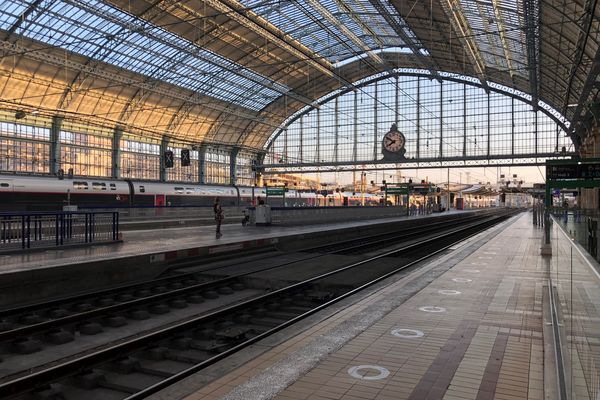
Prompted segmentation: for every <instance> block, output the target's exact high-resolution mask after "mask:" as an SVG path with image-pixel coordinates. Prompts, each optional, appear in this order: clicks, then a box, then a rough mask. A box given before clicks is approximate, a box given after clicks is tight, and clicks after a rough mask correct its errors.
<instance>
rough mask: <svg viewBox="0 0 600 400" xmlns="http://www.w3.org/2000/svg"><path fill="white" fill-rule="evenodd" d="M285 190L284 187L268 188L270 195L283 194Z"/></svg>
mask: <svg viewBox="0 0 600 400" xmlns="http://www.w3.org/2000/svg"><path fill="white" fill-rule="evenodd" d="M284 192H285V190H284V189H283V188H267V195H268V196H283V193H284Z"/></svg>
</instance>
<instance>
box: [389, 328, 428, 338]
mask: <svg viewBox="0 0 600 400" xmlns="http://www.w3.org/2000/svg"><path fill="white" fill-rule="evenodd" d="M391 333H392V335H394V336H396V337H400V338H405V339H414V338H420V337H423V335H425V334H424V333H423V332H422V331H418V330H416V329H392V332H391Z"/></svg>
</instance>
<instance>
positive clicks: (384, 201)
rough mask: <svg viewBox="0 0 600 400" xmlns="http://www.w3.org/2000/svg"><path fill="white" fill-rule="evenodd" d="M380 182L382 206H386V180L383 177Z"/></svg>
mask: <svg viewBox="0 0 600 400" xmlns="http://www.w3.org/2000/svg"><path fill="white" fill-rule="evenodd" d="M381 184H382V185H383V193H384V194H383V206H384V207H387V181H386V180H385V179H384V180H382V181H381Z"/></svg>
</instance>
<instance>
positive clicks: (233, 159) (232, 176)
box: [229, 147, 240, 186]
mask: <svg viewBox="0 0 600 400" xmlns="http://www.w3.org/2000/svg"><path fill="white" fill-rule="evenodd" d="M239 152H240V149H239V147H234V148H233V149H231V153H230V154H229V184H230V185H232V186H233V185H235V184H236V183H237V155H238V153H239Z"/></svg>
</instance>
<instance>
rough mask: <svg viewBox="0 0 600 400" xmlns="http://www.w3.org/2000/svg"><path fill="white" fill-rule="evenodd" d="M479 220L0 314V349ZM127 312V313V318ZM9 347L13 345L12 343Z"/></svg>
mask: <svg viewBox="0 0 600 400" xmlns="http://www.w3.org/2000/svg"><path fill="white" fill-rule="evenodd" d="M480 218H482V217H481V216H473V217H469V218H463V219H457V220H453V221H443V222H434V223H431V224H428V225H427V226H426V227H422V226H421V227H415V228H411V229H404V230H403V231H402V232H395V233H394V232H391V233H385V234H380V235H373V236H370V237H366V238H361V239H353V240H349V241H348V240H347V241H343V242H339V243H334V244H329V245H326V246H321V247H316V248H312V249H308V250H307V252H308V253H316V254H311V255H304V256H301V257H299V258H293V259H292V260H289V261H285V262H279V263H276V264H275V265H271V266H267V267H259V268H253V269H250V270H248V271H246V272H241V273H234V274H233V275H230V276H227V277H224V278H213V277H210V276H209V275H218V274H220V273H223V272H220V270H223V269H226V268H231V267H229V266H220V267H215V268H210V269H204V270H202V271H199V272H189V273H184V274H177V275H173V276H167V277H162V278H159V279H154V280H151V281H147V282H142V283H138V284H133V285H126V286H121V287H117V288H111V289H107V290H101V291H97V292H93V293H86V294H81V295H76V296H71V297H66V298H62V299H57V300H52V301H46V302H43V303H41V304H32V305H28V306H23V307H16V308H11V309H5V310H0V344H1V343H6V342H13V343H12V344H13V345H12V346H10V348H9V349H8V350H9V351H10V352H15V353H17V354H19V353H20V354H27V353H33V352H35V351H38V350H40V349H41V347H42V344H41V342H36V341H32V340H28V339H27V336H31V335H36V334H40V333H44V332H46V333H49V335H42V339H48V340H44V341H46V342H49V343H50V344H62V343H64V342H65V341H71V340H73V339H74V333H75V332H80V333H83V334H84V335H92V334H95V333H99V332H101V331H102V330H103V326H104V327H108V328H110V327H113V328H114V327H119V326H123V325H125V324H126V323H127V321H126V320H127V319H133V320H143V319H148V318H150V317H151V315H152V314H164V313H165V311H166V308H165V307H169V308H184V307H186V306H187V304H188V303H191V304H198V303H202V302H204V301H205V300H212V299H217V298H218V297H219V296H220V295H228V294H231V293H232V292H233V291H240V290H243V289H244V282H243V279H244V278H245V277H247V276H248V275H250V274H256V273H259V272H265V271H268V270H274V269H278V268H284V267H287V266H289V265H290V264H293V263H298V262H303V261H308V260H311V259H316V258H319V257H321V256H322V254H323V253H325V254H360V253H361V252H362V251H365V249H368V250H369V251H373V250H376V249H381V248H385V247H386V246H390V245H391V244H394V245H398V244H399V243H402V242H404V241H406V240H407V239H410V240H414V238H415V237H419V236H421V235H422V234H423V233H424V232H425V233H429V232H430V231H431V230H444V229H452V228H453V227H455V226H460V225H464V224H465V223H468V222H471V221H478V220H479V219H480ZM195 263H197V261H195ZM179 266H182V265H181V264H180V265H179ZM143 307H150V311H149V312H143V311H141V310H140V308H143ZM128 311H130V312H129V313H128V314H127V312H128ZM124 313H125V314H124ZM98 319H100V320H98ZM38 336H39V335H38ZM15 341H16V343H14V342H15ZM53 342H54V343H53ZM61 342H62V343H61ZM6 349H7V347H6V345H5V346H1V345H0V351H3V350H4V351H6Z"/></svg>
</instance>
